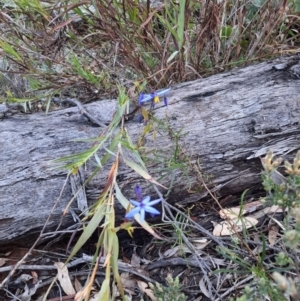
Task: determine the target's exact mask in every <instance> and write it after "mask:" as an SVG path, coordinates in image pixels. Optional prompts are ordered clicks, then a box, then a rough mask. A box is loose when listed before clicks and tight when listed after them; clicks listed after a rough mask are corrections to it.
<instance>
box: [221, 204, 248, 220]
mask: <svg viewBox="0 0 300 301" xmlns="http://www.w3.org/2000/svg"><path fill="white" fill-rule="evenodd" d="M240 212H241V214H242V215H244V214H245V213H246V212H247V211H246V210H245V209H243V210H241V208H240V207H232V208H229V209H221V210H220V211H219V215H220V217H221V218H223V219H225V218H229V219H236V218H237V217H238V216H239V214H240Z"/></svg>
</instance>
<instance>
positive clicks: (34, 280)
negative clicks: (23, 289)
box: [31, 271, 39, 284]
mask: <svg viewBox="0 0 300 301" xmlns="http://www.w3.org/2000/svg"><path fill="white" fill-rule="evenodd" d="M31 276H32V283H33V284H36V283H37V282H38V281H39V276H38V274H37V273H36V272H35V271H31Z"/></svg>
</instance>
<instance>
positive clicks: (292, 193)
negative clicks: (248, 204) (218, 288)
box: [221, 151, 300, 301]
mask: <svg viewBox="0 0 300 301" xmlns="http://www.w3.org/2000/svg"><path fill="white" fill-rule="evenodd" d="M282 161H283V160H282V159H281V158H277V159H275V157H274V155H273V153H272V151H269V152H268V153H267V155H266V157H265V158H263V159H262V164H263V167H264V171H263V172H262V179H263V185H264V188H265V190H266V191H267V196H266V197H265V198H264V199H262V201H263V203H264V204H269V205H278V206H280V207H281V209H283V211H285V212H286V215H285V218H284V220H283V227H284V235H283V242H284V244H285V247H286V248H287V249H288V250H289V251H288V252H279V253H278V254H277V256H276V264H275V266H274V267H273V269H269V268H268V265H267V263H266V262H265V261H264V256H260V257H259V258H260V260H259V261H257V263H258V264H257V263H256V264H255V263H254V262H253V263H250V262H247V261H245V260H243V259H242V258H241V257H240V256H239V255H237V254H236V253H233V252H232V251H229V250H228V249H226V248H225V249H221V251H222V254H223V255H224V257H227V258H231V260H233V261H234V262H236V263H237V264H238V265H239V266H240V267H242V268H243V269H244V271H243V272H246V270H248V271H251V273H252V274H253V275H255V278H254V281H253V282H252V284H251V285H248V286H246V287H245V289H244V291H243V295H242V296H241V297H239V298H237V299H236V300H237V301H243V300H263V298H264V297H265V296H268V297H269V299H270V300H276V301H277V300H279V301H281V300H287V298H286V296H290V297H292V298H296V297H297V296H299V292H300V287H299V285H296V283H297V282H298V281H299V280H298V278H297V277H295V278H291V277H289V276H288V275H289V273H288V272H289V271H290V270H291V269H294V270H295V271H296V272H297V273H298V275H299V263H298V259H297V255H296V251H297V250H298V248H299V242H300V194H299V191H300V178H299V176H300V151H298V152H297V155H296V157H295V158H294V162H293V164H291V163H289V162H288V161H285V162H284V167H285V173H286V174H287V176H286V177H284V176H283V175H282V174H281V173H279V171H278V169H279V167H280V166H281V164H282ZM265 252H266V250H265V246H264V248H263V251H262V254H265ZM298 277H299V276H298Z"/></svg>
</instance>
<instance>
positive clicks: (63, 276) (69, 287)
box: [54, 262, 76, 296]
mask: <svg viewBox="0 0 300 301" xmlns="http://www.w3.org/2000/svg"><path fill="white" fill-rule="evenodd" d="M54 265H55V266H56V267H57V278H58V281H59V283H60V285H61V287H62V289H63V291H64V292H65V293H66V294H67V295H68V296H69V295H74V294H76V292H75V289H74V287H73V284H72V282H71V279H70V277H69V271H68V268H67V266H66V265H65V264H64V263H63V262H55V263H54Z"/></svg>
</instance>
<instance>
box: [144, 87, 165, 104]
mask: <svg viewBox="0 0 300 301" xmlns="http://www.w3.org/2000/svg"><path fill="white" fill-rule="evenodd" d="M170 90H171V88H168V89H163V90H160V91H156V92H154V93H151V94H144V93H141V94H140V96H139V105H140V106H142V105H143V104H144V103H146V102H149V101H151V103H152V107H154V106H155V104H156V103H158V102H159V98H160V97H162V96H163V97H164V103H165V105H166V106H167V105H168V101H167V97H166V94H167V93H168V92H169V91H170Z"/></svg>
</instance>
